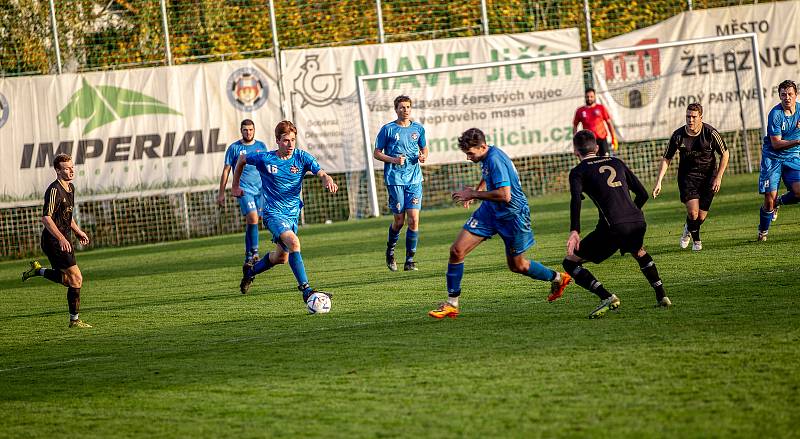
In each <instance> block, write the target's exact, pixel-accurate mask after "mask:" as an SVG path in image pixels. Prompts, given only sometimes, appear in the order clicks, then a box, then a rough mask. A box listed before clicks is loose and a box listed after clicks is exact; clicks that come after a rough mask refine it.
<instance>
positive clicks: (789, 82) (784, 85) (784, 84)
mask: <svg viewBox="0 0 800 439" xmlns="http://www.w3.org/2000/svg"><path fill="white" fill-rule="evenodd" d="M789 87H791V88H793V89H794V92H795V94H796V93H797V84H795V83H794V81H792V80H791V79H787V80H785V81H783V82H781V83H780V84H778V93H780V92H781V90H787V89H788V88H789Z"/></svg>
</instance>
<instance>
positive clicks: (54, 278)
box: [42, 268, 64, 284]
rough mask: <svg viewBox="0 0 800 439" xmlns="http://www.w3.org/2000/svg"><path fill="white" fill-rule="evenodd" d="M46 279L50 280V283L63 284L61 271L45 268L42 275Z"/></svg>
mask: <svg viewBox="0 0 800 439" xmlns="http://www.w3.org/2000/svg"><path fill="white" fill-rule="evenodd" d="M42 276H43V277H44V278H45V279H47V280H49V281H50V282H55V283H57V284H63V283H64V279H63V274H61V271H59V270H53V269H51V268H45V269H44V274H43V275H42Z"/></svg>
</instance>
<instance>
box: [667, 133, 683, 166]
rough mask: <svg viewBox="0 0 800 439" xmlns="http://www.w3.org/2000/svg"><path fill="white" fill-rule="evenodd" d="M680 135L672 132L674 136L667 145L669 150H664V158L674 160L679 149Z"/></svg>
mask: <svg viewBox="0 0 800 439" xmlns="http://www.w3.org/2000/svg"><path fill="white" fill-rule="evenodd" d="M680 137H681V136H680V135H679V134H678V133H677V132H674V133H672V137H670V138H669V144H668V145H667V150H666V151H664V156H663V157H664V158H665V159H667V160H672V158H673V157H675V151H677V150H678V146H680V142H681V139H680Z"/></svg>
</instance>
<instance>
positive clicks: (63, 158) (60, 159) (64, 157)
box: [53, 154, 72, 171]
mask: <svg viewBox="0 0 800 439" xmlns="http://www.w3.org/2000/svg"><path fill="white" fill-rule="evenodd" d="M70 161H72V156H70V155H69V154H59V155H57V156H56V157H55V158H54V159H53V168H55V170H56V171H59V170H61V164H62V163H64V162H70Z"/></svg>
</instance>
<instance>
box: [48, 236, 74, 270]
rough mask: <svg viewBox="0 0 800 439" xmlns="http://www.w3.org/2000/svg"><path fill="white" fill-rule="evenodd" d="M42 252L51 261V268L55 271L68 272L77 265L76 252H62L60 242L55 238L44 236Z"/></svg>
mask: <svg viewBox="0 0 800 439" xmlns="http://www.w3.org/2000/svg"><path fill="white" fill-rule="evenodd" d="M42 251H44V254H45V255H47V260H48V261H50V266H51V267H53V269H54V270H66V269H67V268H69V267H72V266H73V265H77V263H76V262H75V251H74V250H73V251H70V252H65V251H62V250H61V246H60V245H59V244H58V241H57V240H55V239H53V238H50V237H45V236H42Z"/></svg>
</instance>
